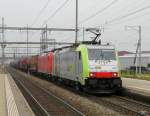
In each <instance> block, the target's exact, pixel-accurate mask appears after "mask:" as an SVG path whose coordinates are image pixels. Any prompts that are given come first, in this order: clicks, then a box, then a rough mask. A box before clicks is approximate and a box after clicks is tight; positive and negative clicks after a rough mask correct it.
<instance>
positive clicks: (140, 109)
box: [87, 95, 150, 116]
mask: <svg viewBox="0 0 150 116" xmlns="http://www.w3.org/2000/svg"><path fill="white" fill-rule="evenodd" d="M87 97H88V98H89V99H91V100H93V101H94V102H96V103H99V104H101V105H104V106H106V107H109V108H110V109H113V110H115V111H117V112H120V113H121V114H123V115H130V116H150V105H147V104H144V103H141V102H138V101H135V100H132V99H128V98H125V97H121V96H116V95H113V96H105V97H102V96H91V95H87Z"/></svg>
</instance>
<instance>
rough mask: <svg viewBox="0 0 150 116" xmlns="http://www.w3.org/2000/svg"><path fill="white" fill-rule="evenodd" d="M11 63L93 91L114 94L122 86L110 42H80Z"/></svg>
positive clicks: (81, 88) (115, 52) (116, 59)
mask: <svg viewBox="0 0 150 116" xmlns="http://www.w3.org/2000/svg"><path fill="white" fill-rule="evenodd" d="M11 64H12V65H13V66H15V67H16V68H19V69H21V70H24V71H25V70H26V71H27V70H29V72H31V73H40V74H46V75H47V76H48V77H49V79H51V80H55V81H58V82H60V83H65V84H66V85H71V86H73V87H75V88H76V89H77V90H83V91H87V92H90V93H114V92H119V91H121V89H122V80H121V78H120V74H119V61H118V54H117V51H116V49H115V47H114V46H113V45H109V44H106V45H100V44H84V43H81V44H78V45H72V46H67V47H62V48H58V49H53V50H52V51H50V52H48V53H44V54H42V55H36V56H30V57H28V58H27V57H24V58H21V59H20V60H19V61H17V62H13V63H11Z"/></svg>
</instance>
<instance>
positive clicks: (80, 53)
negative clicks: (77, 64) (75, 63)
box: [79, 51, 81, 60]
mask: <svg viewBox="0 0 150 116" xmlns="http://www.w3.org/2000/svg"><path fill="white" fill-rule="evenodd" d="M79 60H81V52H80V51H79Z"/></svg>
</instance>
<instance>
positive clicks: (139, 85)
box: [122, 78, 150, 96]
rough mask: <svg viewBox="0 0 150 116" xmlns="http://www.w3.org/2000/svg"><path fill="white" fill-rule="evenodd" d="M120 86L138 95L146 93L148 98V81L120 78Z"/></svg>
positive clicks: (149, 88) (149, 82)
mask: <svg viewBox="0 0 150 116" xmlns="http://www.w3.org/2000/svg"><path fill="white" fill-rule="evenodd" d="M122 84H123V87H124V88H126V89H130V90H133V91H137V92H138V93H139V94H140V93H141V94H143V93H146V95H147V96H150V81H146V80H140V79H131V78H122Z"/></svg>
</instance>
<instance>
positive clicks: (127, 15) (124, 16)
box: [106, 5, 150, 25]
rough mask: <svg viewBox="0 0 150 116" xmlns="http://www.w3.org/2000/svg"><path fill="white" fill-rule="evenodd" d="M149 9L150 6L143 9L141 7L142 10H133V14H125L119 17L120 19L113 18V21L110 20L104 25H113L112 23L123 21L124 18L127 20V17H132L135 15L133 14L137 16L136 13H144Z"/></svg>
mask: <svg viewBox="0 0 150 116" xmlns="http://www.w3.org/2000/svg"><path fill="white" fill-rule="evenodd" d="M149 8H150V5H148V6H145V7H143V8H140V9H138V10H135V11H133V12H130V13H128V14H126V15H123V16H120V17H116V18H114V19H112V20H110V21H107V23H106V24H107V25H108V24H111V23H113V22H116V21H120V20H122V19H124V18H127V17H129V16H133V15H135V14H137V13H139V12H142V11H144V10H147V9H149Z"/></svg>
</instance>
